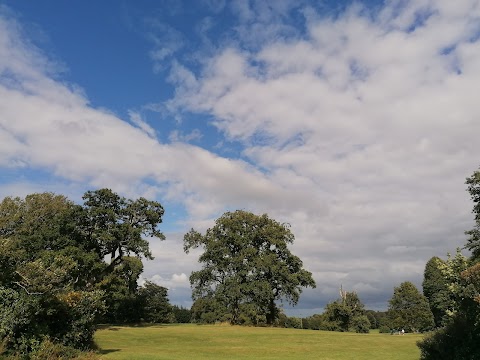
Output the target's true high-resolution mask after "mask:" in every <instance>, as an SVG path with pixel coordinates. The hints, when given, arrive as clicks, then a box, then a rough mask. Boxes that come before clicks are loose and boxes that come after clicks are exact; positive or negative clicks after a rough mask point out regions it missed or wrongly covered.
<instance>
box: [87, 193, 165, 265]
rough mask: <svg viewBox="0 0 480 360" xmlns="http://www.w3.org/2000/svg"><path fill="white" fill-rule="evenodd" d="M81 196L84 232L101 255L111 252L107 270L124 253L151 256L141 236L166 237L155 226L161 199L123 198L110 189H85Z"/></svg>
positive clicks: (161, 238) (161, 212) (121, 257)
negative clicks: (158, 200)
mask: <svg viewBox="0 0 480 360" xmlns="http://www.w3.org/2000/svg"><path fill="white" fill-rule="evenodd" d="M83 199H84V206H83V208H84V217H83V223H82V230H83V235H84V236H85V238H86V240H87V242H88V243H89V244H90V246H91V247H92V248H94V249H95V250H96V251H97V253H98V254H99V256H100V257H102V258H104V257H105V256H107V255H110V265H109V270H112V269H113V267H115V266H116V265H118V264H119V263H120V262H121V261H122V259H123V256H129V255H131V254H134V255H136V256H139V257H140V256H143V257H145V258H146V259H149V260H152V259H153V256H152V254H151V252H150V250H149V246H148V241H147V240H146V239H144V238H143V236H148V237H156V238H158V239H160V240H164V239H165V237H164V235H163V234H162V233H161V232H160V231H159V230H158V229H157V227H158V225H159V224H161V223H162V216H163V213H164V210H163V207H162V206H161V205H160V203H158V202H156V201H149V200H147V199H145V198H139V199H137V200H131V199H126V198H124V197H121V196H119V195H117V194H116V193H114V192H113V191H112V190H110V189H100V190H96V191H87V192H86V193H85V195H84V196H83Z"/></svg>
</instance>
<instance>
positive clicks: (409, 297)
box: [388, 281, 435, 332]
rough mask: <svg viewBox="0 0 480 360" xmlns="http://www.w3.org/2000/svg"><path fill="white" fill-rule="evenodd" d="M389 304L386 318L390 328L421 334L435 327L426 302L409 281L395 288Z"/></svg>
mask: <svg viewBox="0 0 480 360" xmlns="http://www.w3.org/2000/svg"><path fill="white" fill-rule="evenodd" d="M389 304H390V305H389V308H388V318H389V320H390V325H391V327H392V328H396V329H405V331H408V332H416V331H420V332H423V331H428V330H431V329H432V328H433V327H434V325H435V323H434V320H433V315H432V312H431V310H430V307H429V305H428V300H427V299H426V297H425V296H423V295H422V294H421V293H420V292H419V291H418V289H417V288H416V287H415V285H413V284H412V283H411V282H409V281H406V282H403V283H401V284H400V286H398V287H395V289H394V292H393V296H392V298H391V299H390V301H389Z"/></svg>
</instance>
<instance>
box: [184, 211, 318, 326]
mask: <svg viewBox="0 0 480 360" xmlns="http://www.w3.org/2000/svg"><path fill="white" fill-rule="evenodd" d="M293 241H294V235H293V234H292V232H291V231H290V228H289V226H288V224H282V223H279V222H277V221H275V220H273V219H270V218H269V217H268V216H267V215H266V214H264V215H260V216H259V215H255V214H252V213H250V212H247V211H241V210H237V211H235V212H227V213H225V214H224V215H222V216H221V217H220V218H218V219H217V220H216V222H215V226H213V227H212V228H210V229H208V230H207V231H206V233H205V234H203V235H202V234H201V233H199V232H197V231H195V230H193V229H192V230H191V231H190V232H189V233H187V234H186V235H185V237H184V250H185V251H186V252H187V253H188V252H189V250H190V249H193V248H198V247H201V248H203V253H202V254H201V256H200V258H199V262H200V263H201V264H203V267H202V269H201V270H199V271H194V272H193V273H192V274H191V276H190V282H191V284H192V287H193V293H192V297H193V300H195V301H197V302H198V301H200V302H202V303H205V301H208V302H209V303H211V304H216V305H215V312H216V314H217V315H216V316H217V317H218V316H222V317H221V318H220V319H218V320H229V321H230V322H231V323H232V324H238V323H242V322H243V321H245V318H249V319H250V320H251V322H253V323H258V322H262V320H263V321H265V322H266V323H267V324H273V322H274V320H275V319H276V317H277V315H278V308H277V305H276V301H277V300H286V301H287V302H289V303H290V304H292V305H295V304H297V302H298V300H299V296H300V294H301V292H302V288H304V287H315V281H314V280H313V278H312V274H311V273H310V272H308V271H307V270H305V269H304V268H303V263H302V261H301V260H300V258H299V257H297V256H295V255H293V254H292V253H291V252H290V250H289V249H288V245H289V244H292V243H293Z"/></svg>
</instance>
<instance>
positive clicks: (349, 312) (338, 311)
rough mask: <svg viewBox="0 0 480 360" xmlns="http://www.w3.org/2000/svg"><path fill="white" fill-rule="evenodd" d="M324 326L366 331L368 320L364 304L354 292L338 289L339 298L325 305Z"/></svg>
mask: <svg viewBox="0 0 480 360" xmlns="http://www.w3.org/2000/svg"><path fill="white" fill-rule="evenodd" d="M324 316H325V320H326V326H327V328H329V330H335V331H354V332H357V333H368V332H369V331H370V321H369V320H368V317H367V316H366V311H365V306H364V305H363V303H362V302H361V301H360V298H359V297H358V295H357V293H356V292H354V291H353V292H347V291H343V290H342V289H340V299H338V300H336V301H334V302H332V303H329V304H327V306H326V307H325V313H324Z"/></svg>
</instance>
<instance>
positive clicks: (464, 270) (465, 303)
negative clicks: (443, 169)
mask: <svg viewBox="0 0 480 360" xmlns="http://www.w3.org/2000/svg"><path fill="white" fill-rule="evenodd" d="M466 184H467V185H468V187H467V190H468V192H469V193H470V197H471V199H472V201H473V210H472V212H473V213H474V215H475V216H474V220H475V225H474V227H473V229H472V230H469V231H467V232H466V235H468V239H467V244H466V245H465V248H467V249H469V250H471V252H472V256H471V257H470V259H467V258H466V257H465V256H463V255H462V254H461V253H460V250H459V249H457V254H456V256H454V257H451V256H449V258H448V260H447V261H446V262H445V263H444V264H441V266H440V268H441V271H442V274H443V277H444V279H445V282H446V283H447V284H448V290H449V293H450V297H451V298H452V299H453V306H452V308H451V309H449V311H448V312H447V313H448V315H449V321H448V322H447V323H446V325H445V327H443V328H441V329H439V330H437V331H436V332H434V333H433V334H432V335H430V336H428V337H426V338H425V339H424V340H423V341H420V342H419V343H418V346H419V348H420V351H421V359H423V360H434V359H435V360H447V359H448V360H464V359H465V360H467V359H468V360H479V359H480V170H477V171H475V172H474V173H473V174H472V176H470V177H469V178H467V179H466Z"/></svg>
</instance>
